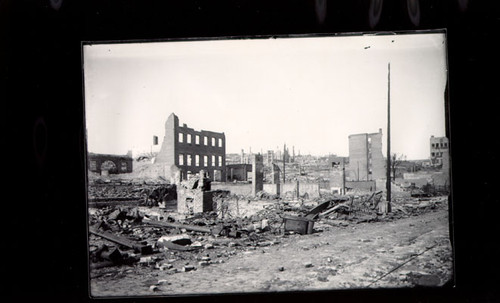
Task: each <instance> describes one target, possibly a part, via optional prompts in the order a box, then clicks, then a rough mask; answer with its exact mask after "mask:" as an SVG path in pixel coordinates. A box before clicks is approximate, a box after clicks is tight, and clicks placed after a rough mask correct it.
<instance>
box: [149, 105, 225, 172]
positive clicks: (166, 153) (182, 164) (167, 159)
mask: <svg viewBox="0 0 500 303" xmlns="http://www.w3.org/2000/svg"><path fill="white" fill-rule="evenodd" d="M155 163H165V164H166V166H167V168H169V167H171V166H172V165H175V166H176V167H177V168H178V169H179V170H180V172H181V178H182V179H186V177H187V175H188V174H195V173H198V172H199V171H200V170H204V171H205V172H207V173H208V176H209V177H210V178H211V179H212V180H214V181H225V180H226V164H225V163H226V136H225V135H224V133H223V132H222V133H217V132H212V131H206V130H201V131H195V130H194V129H192V128H189V127H188V126H187V125H186V124H183V125H182V126H180V125H179V118H178V117H177V116H176V115H175V114H174V113H172V114H171V115H170V116H169V117H168V119H167V121H166V122H165V136H164V138H163V143H162V146H161V149H160V152H159V153H158V155H157V157H156V160H155Z"/></svg>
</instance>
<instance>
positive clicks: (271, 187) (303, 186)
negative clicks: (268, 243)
mask: <svg viewBox="0 0 500 303" xmlns="http://www.w3.org/2000/svg"><path fill="white" fill-rule="evenodd" d="M280 186H281V187H280V188H281V190H280V193H281V194H282V195H283V194H284V193H286V192H294V193H295V192H296V191H297V183H296V182H293V183H285V185H284V186H283V184H280ZM217 189H221V190H229V191H230V192H231V194H236V195H244V196H250V195H252V184H241V183H236V184H234V183H212V190H217ZM263 190H264V191H265V192H266V193H269V194H273V195H276V184H264V188H263ZM305 193H307V195H308V196H309V198H317V197H319V196H320V186H319V184H317V183H299V195H300V196H302V195H304V194H305Z"/></svg>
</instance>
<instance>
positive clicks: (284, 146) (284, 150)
mask: <svg viewBox="0 0 500 303" xmlns="http://www.w3.org/2000/svg"><path fill="white" fill-rule="evenodd" d="M285 153H286V143H285V144H283V184H285ZM283 186H284V185H283Z"/></svg>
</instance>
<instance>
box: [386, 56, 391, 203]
mask: <svg viewBox="0 0 500 303" xmlns="http://www.w3.org/2000/svg"><path fill="white" fill-rule="evenodd" d="M387 68H388V75H387V180H386V189H387V211H388V212H390V211H391V63H389V64H388V66H387Z"/></svg>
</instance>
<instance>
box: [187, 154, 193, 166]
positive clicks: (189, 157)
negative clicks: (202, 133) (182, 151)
mask: <svg viewBox="0 0 500 303" xmlns="http://www.w3.org/2000/svg"><path fill="white" fill-rule="evenodd" d="M192 161H193V156H191V155H187V161H186V162H187V166H191V165H192Z"/></svg>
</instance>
